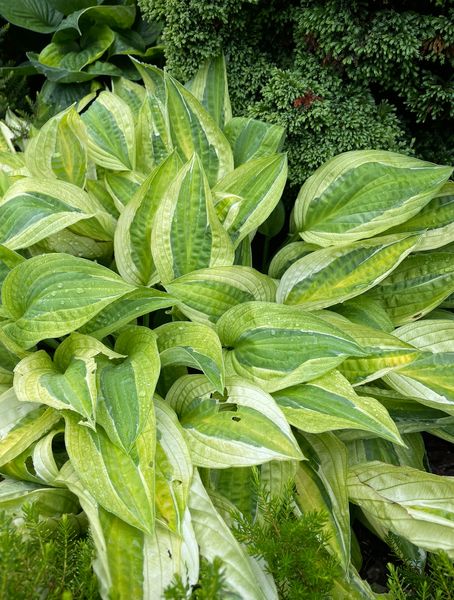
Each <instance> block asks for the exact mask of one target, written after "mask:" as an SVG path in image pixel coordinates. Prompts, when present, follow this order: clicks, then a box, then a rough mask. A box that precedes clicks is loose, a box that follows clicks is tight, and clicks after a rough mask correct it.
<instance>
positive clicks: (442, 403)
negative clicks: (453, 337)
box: [383, 352, 454, 415]
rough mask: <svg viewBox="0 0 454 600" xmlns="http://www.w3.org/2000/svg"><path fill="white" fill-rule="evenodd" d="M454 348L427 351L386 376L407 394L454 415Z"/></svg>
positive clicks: (398, 389)
mask: <svg viewBox="0 0 454 600" xmlns="http://www.w3.org/2000/svg"><path fill="white" fill-rule="evenodd" d="M453 361H454V352H438V353H436V354H434V353H432V352H424V353H422V354H421V356H420V358H418V359H416V360H415V361H413V362H412V363H410V364H409V365H406V366H404V367H402V368H400V369H398V370H397V371H393V372H391V373H388V374H387V375H386V376H385V377H384V378H383V380H384V381H385V382H386V383H387V384H388V385H390V386H391V387H392V388H393V389H394V390H396V391H398V392H400V393H401V394H403V395H404V396H409V397H410V398H415V399H417V400H418V401H419V402H422V404H426V405H427V406H431V407H433V408H438V409H439V410H444V411H445V412H447V413H449V414H451V415H454V369H453V368H452V365H453Z"/></svg>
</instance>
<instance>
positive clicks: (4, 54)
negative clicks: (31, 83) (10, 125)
mask: <svg viewBox="0 0 454 600" xmlns="http://www.w3.org/2000/svg"><path fill="white" fill-rule="evenodd" d="M10 42H11V31H10V26H9V24H8V23H6V21H4V20H3V19H2V18H0V67H11V66H13V65H14V61H15V57H14V56H12V55H11V51H10ZM28 93H29V90H28V85H27V81H26V78H25V77H24V76H23V77H14V76H13V75H12V74H11V73H9V74H8V73H0V119H3V118H4V117H5V113H6V109H7V108H11V109H12V110H14V111H20V112H22V113H23V112H28V111H29V110H30V102H29V100H28Z"/></svg>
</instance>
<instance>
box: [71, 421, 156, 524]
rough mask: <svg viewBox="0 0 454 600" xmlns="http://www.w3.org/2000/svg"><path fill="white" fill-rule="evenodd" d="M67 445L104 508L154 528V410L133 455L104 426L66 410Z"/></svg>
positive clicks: (127, 521)
mask: <svg viewBox="0 0 454 600" xmlns="http://www.w3.org/2000/svg"><path fill="white" fill-rule="evenodd" d="M65 422H66V428H65V444H66V449H67V452H68V455H69V458H70V460H71V464H72V465H73V467H74V469H75V471H76V472H77V475H78V477H79V478H80V480H81V482H82V484H83V485H84V487H85V488H86V489H87V491H88V492H89V493H90V494H91V495H92V496H93V497H94V498H95V500H96V501H97V502H98V503H99V504H100V505H101V506H102V507H103V508H105V510H107V511H109V512H111V513H113V514H114V515H116V516H117V517H119V518H120V519H122V520H123V521H125V522H126V523H128V524H129V525H132V526H133V527H137V528H138V529H140V530H141V531H144V532H145V533H152V532H153V529H154V473H153V466H152V465H153V459H154V455H155V441H156V433H155V426H154V411H150V420H149V425H148V426H146V427H145V429H144V431H143V432H142V433H141V434H140V435H139V437H138V438H137V441H136V444H135V448H134V450H135V452H134V455H135V456H134V458H133V456H132V455H130V454H128V453H127V452H125V451H124V450H122V449H121V448H119V447H118V446H116V445H114V444H112V442H111V441H110V440H109V438H108V437H107V435H106V434H105V433H104V431H103V430H102V428H98V431H96V432H95V431H93V430H91V429H89V428H88V427H84V426H83V425H80V424H79V423H78V422H77V418H75V417H74V416H73V415H72V414H71V413H69V412H67V413H66V414H65Z"/></svg>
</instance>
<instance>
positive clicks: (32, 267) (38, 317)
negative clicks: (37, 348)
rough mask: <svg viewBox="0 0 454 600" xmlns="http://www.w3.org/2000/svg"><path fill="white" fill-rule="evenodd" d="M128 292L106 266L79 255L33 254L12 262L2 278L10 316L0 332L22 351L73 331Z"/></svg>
mask: <svg viewBox="0 0 454 600" xmlns="http://www.w3.org/2000/svg"><path fill="white" fill-rule="evenodd" d="M133 290H134V288H133V286H131V285H129V284H127V283H126V282H124V281H123V280H122V279H121V278H120V277H119V276H118V275H116V274H115V273H114V272H113V271H111V270H110V269H107V268H106V267H102V266H101V265H98V264H96V263H93V262H90V261H88V260H85V259H83V258H76V257H74V256H70V255H69V254H45V255H42V256H35V257H34V258H30V259H29V260H27V261H25V262H23V263H21V264H19V265H18V266H16V267H15V268H14V269H13V270H12V271H10V273H9V274H8V275H7V276H6V279H5V281H4V282H3V286H2V302H3V305H4V307H5V309H6V310H7V312H8V314H9V316H10V318H11V319H12V322H11V323H8V324H7V325H5V326H4V327H3V331H4V333H5V334H6V335H7V336H9V337H10V338H11V339H12V340H13V342H15V343H17V344H19V345H20V346H22V347H23V348H25V349H27V348H30V347H31V346H33V345H34V344H36V343H37V342H39V341H40V340H43V339H46V338H52V337H59V336H61V335H65V334H67V333H69V332H71V331H74V330H75V329H77V328H78V327H81V326H82V325H83V324H84V323H87V321H89V320H90V319H92V318H93V317H94V316H95V315H96V314H97V313H99V312H100V311H101V310H102V309H103V308H105V307H106V306H108V305H109V304H110V303H112V302H114V301H115V300H117V299H118V298H121V297H122V296H124V295H125V294H127V293H128V292H132V291H133Z"/></svg>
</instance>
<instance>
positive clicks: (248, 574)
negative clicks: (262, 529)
mask: <svg viewBox="0 0 454 600" xmlns="http://www.w3.org/2000/svg"><path fill="white" fill-rule="evenodd" d="M189 508H190V511H191V517H192V524H193V527H194V531H195V535H196V538H197V543H198V544H199V547H200V554H201V555H202V556H203V557H205V558H206V559H207V560H208V561H210V562H212V561H213V560H214V558H215V557H216V556H218V557H220V558H221V559H222V561H223V566H224V569H225V574H226V582H227V585H228V587H229V588H230V589H231V590H232V591H233V592H234V593H235V594H236V595H237V596H238V597H239V598H242V599H244V600H263V598H267V600H268V599H269V600H277V592H276V591H275V589H274V590H273V589H272V588H271V589H270V588H268V589H266V590H264V589H263V581H262V579H261V578H259V577H258V576H257V574H256V572H255V571H254V569H253V567H252V565H251V562H250V560H249V557H248V555H247V553H246V550H244V549H243V548H242V547H241V546H240V544H239V543H238V542H237V541H236V539H235V538H234V537H233V534H232V532H231V531H230V529H229V527H228V526H227V524H226V523H225V521H224V519H223V518H222V517H221V516H220V514H219V513H218V511H217V510H216V509H215V507H214V506H213V503H212V501H211V500H210V497H209V496H208V494H207V492H206V490H205V488H204V487H203V484H202V482H201V480H200V477H199V475H198V474H197V473H196V474H195V476H194V480H193V483H192V486H191V494H190V497H189Z"/></svg>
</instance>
